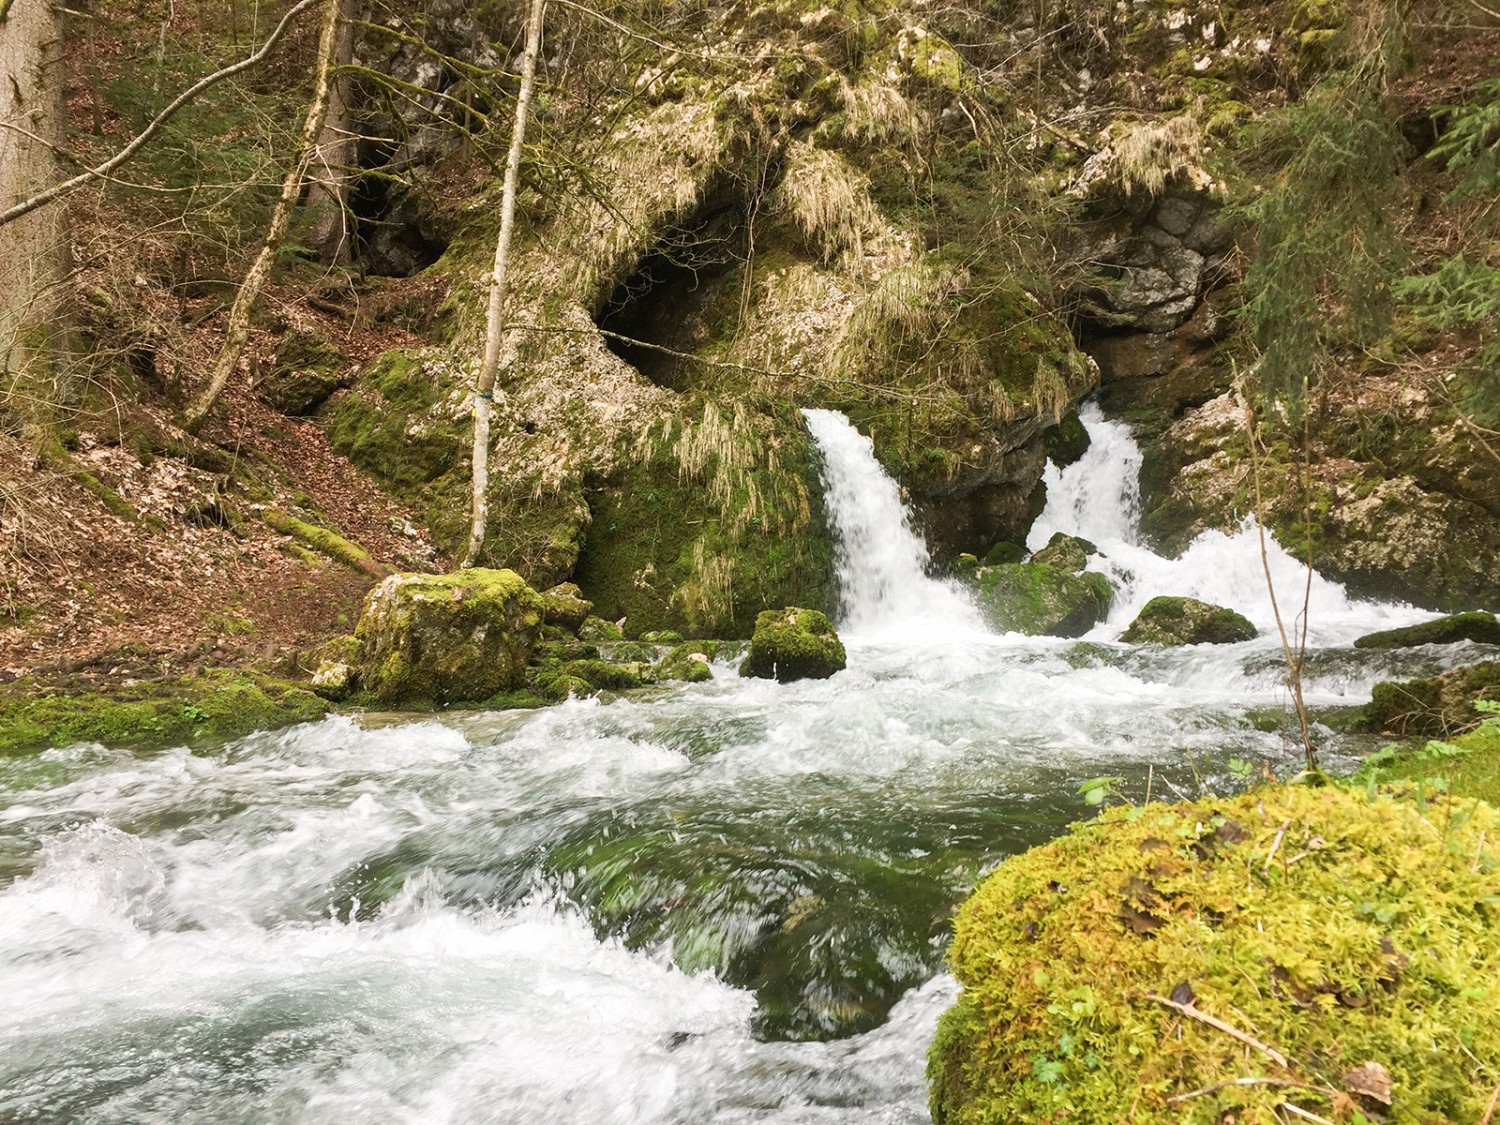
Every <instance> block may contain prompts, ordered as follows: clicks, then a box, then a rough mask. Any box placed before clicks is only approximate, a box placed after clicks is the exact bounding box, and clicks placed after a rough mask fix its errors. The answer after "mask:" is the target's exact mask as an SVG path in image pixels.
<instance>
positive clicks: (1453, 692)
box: [1365, 660, 1500, 737]
mask: <svg viewBox="0 0 1500 1125" xmlns="http://www.w3.org/2000/svg"><path fill="white" fill-rule="evenodd" d="M1476 699H1500V661H1495V660H1490V661H1485V662H1484V663H1481V664H1469V665H1466V666H1465V667H1462V668H1454V669H1453V670H1452V671H1451V672H1444V673H1442V675H1439V676H1432V677H1430V678H1428V679H1425V680H1403V681H1389V680H1387V681H1382V682H1381V683H1378V684H1376V685H1375V687H1374V690H1373V691H1371V693H1370V705H1369V706H1368V707H1367V708H1366V709H1365V725H1366V726H1367V727H1368V728H1369V729H1370V730H1374V731H1379V732H1381V733H1383V734H1405V735H1426V736H1439V737H1447V736H1450V735H1454V734H1457V733H1459V732H1460V731H1463V730H1466V729H1467V728H1469V727H1472V726H1474V725H1475V723H1477V722H1478V721H1479V720H1480V719H1481V718H1482V717H1483V716H1481V715H1480V714H1479V713H1478V712H1477V711H1475V710H1474V701H1475V700H1476Z"/></svg>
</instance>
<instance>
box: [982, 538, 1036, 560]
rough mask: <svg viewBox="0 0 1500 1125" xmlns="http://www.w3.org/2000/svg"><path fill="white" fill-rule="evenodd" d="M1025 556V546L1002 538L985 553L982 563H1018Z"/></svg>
mask: <svg viewBox="0 0 1500 1125" xmlns="http://www.w3.org/2000/svg"><path fill="white" fill-rule="evenodd" d="M1025 557H1026V548H1025V547H1023V546H1021V545H1020V544H1019V543H1012V542H1011V541H1010V540H1009V539H1002V540H1000V541H999V542H998V543H996V544H995V545H994V546H993V547H991V548H990V549H989V550H988V551H987V552H986V553H985V556H984V565H985V566H1004V565H1005V564H1007V563H1018V562H1020V561H1021V560H1022V559H1024V558H1025Z"/></svg>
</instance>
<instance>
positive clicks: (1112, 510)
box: [1026, 403, 1432, 645]
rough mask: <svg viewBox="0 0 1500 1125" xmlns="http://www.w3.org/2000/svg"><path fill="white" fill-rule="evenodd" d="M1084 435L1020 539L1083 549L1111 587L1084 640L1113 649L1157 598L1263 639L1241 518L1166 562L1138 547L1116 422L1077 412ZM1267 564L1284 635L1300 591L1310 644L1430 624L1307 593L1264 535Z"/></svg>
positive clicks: (1293, 562)
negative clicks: (1111, 642)
mask: <svg viewBox="0 0 1500 1125" xmlns="http://www.w3.org/2000/svg"><path fill="white" fill-rule="evenodd" d="M1079 417H1080V418H1081V419H1082V420H1083V424H1084V427H1085V428H1086V429H1087V430H1088V432H1089V438H1090V445H1089V449H1088V451H1087V452H1086V453H1085V454H1084V456H1083V458H1082V459H1081V460H1079V461H1078V462H1076V463H1075V464H1073V465H1070V466H1069V467H1068V468H1066V469H1063V470H1058V468H1057V467H1056V466H1055V465H1053V464H1051V463H1050V462H1049V463H1048V465H1047V469H1046V474H1045V475H1044V477H1043V480H1044V481H1045V483H1046V485H1047V507H1046V509H1045V510H1044V511H1043V512H1042V514H1041V516H1040V517H1038V519H1037V522H1036V524H1035V525H1034V526H1033V527H1032V529H1031V534H1030V535H1029V536H1028V537H1027V541H1026V543H1027V546H1028V547H1029V548H1030V549H1032V550H1036V549H1037V548H1038V547H1041V546H1043V545H1044V544H1045V543H1046V542H1047V540H1048V539H1049V538H1051V536H1052V535H1053V534H1054V533H1055V532H1058V531H1062V532H1066V533H1067V534H1069V535H1078V536H1081V537H1082V538H1084V539H1088V540H1091V541H1092V542H1093V543H1094V544H1095V545H1097V546H1098V548H1099V556H1098V557H1096V558H1095V559H1094V560H1093V561H1092V562H1091V564H1090V565H1091V568H1092V569H1096V570H1101V571H1103V572H1104V573H1105V574H1107V575H1108V576H1109V577H1110V579H1111V580H1112V581H1113V582H1114V584H1115V588H1116V596H1115V602H1114V606H1113V608H1112V609H1111V611H1110V615H1109V619H1108V620H1107V621H1105V622H1104V623H1103V624H1101V625H1099V626H1098V627H1096V628H1095V629H1094V631H1093V632H1092V633H1090V634H1089V638H1090V639H1113V638H1114V637H1117V636H1118V635H1119V633H1120V631H1121V630H1122V629H1124V628H1125V627H1126V626H1127V625H1129V624H1130V622H1131V621H1133V620H1134V619H1135V616H1136V614H1137V613H1139V612H1140V610H1141V607H1142V606H1144V605H1145V604H1146V602H1148V601H1150V600H1151V599H1152V598H1154V597H1157V596H1159V595H1161V596H1172V597H1189V598H1197V599H1198V600H1200V601H1205V602H1211V603H1213V604H1215V605H1223V606H1228V607H1230V608H1231V609H1235V610H1238V611H1239V612H1240V613H1242V614H1244V615H1245V616H1246V617H1248V618H1249V619H1250V620H1251V621H1252V622H1254V623H1255V626H1256V627H1257V628H1258V629H1260V630H1261V631H1262V632H1263V633H1264V632H1269V631H1271V630H1274V629H1275V627H1276V620H1275V613H1274V612H1273V610H1272V606H1271V599H1270V595H1269V593H1268V591H1267V588H1266V576H1265V572H1264V570H1263V569H1262V565H1261V553H1260V552H1261V545H1260V529H1259V525H1257V524H1256V522H1255V520H1254V519H1253V518H1247V519H1246V520H1245V521H1244V523H1242V524H1241V525H1240V527H1239V528H1238V529H1236V530H1235V532H1234V533H1233V534H1230V535H1226V534H1224V533H1223V532H1219V531H1208V532H1204V533H1203V534H1202V535H1200V536H1198V538H1197V539H1195V540H1193V542H1192V543H1191V544H1190V545H1189V546H1188V548H1187V550H1185V551H1184V552H1183V553H1182V554H1181V555H1180V556H1179V557H1177V558H1175V559H1170V558H1165V557H1163V556H1161V555H1159V554H1157V553H1156V552H1155V551H1153V550H1151V548H1150V547H1148V546H1146V545H1144V544H1143V543H1142V542H1141V541H1140V534H1139V530H1138V526H1137V525H1138V522H1139V519H1140V485H1139V475H1140V468H1141V450H1140V447H1139V446H1138V445H1137V444H1136V443H1135V439H1134V438H1133V437H1131V434H1130V427H1129V426H1127V425H1125V424H1124V423H1123V422H1111V421H1108V420H1106V419H1105V418H1104V416H1103V414H1102V413H1101V411H1100V410H1099V407H1098V406H1096V405H1094V404H1092V403H1090V404H1087V405H1085V406H1084V407H1083V408H1082V409H1081V410H1080V411H1079ZM1266 563H1267V565H1268V566H1269V567H1270V570H1271V576H1272V578H1273V580H1274V582H1275V586H1276V591H1277V598H1278V599H1279V602H1280V605H1281V610H1282V616H1283V620H1284V621H1285V623H1286V625H1287V627H1288V629H1289V630H1290V629H1292V628H1293V627H1294V626H1296V625H1297V624H1298V623H1299V616H1300V613H1301V609H1302V598H1303V592H1304V590H1306V591H1307V595H1308V596H1307V626H1308V635H1309V638H1310V640H1311V641H1312V642H1313V643H1316V644H1323V645H1327V644H1345V643H1348V642H1349V641H1351V640H1353V639H1354V638H1355V637H1358V636H1360V635H1361V634H1363V633H1368V632H1373V631H1374V630H1376V629H1388V628H1391V627H1392V626H1394V625H1405V624H1412V623H1415V622H1417V621H1422V620H1425V619H1427V618H1429V617H1431V616H1432V614H1430V613H1427V612H1425V611H1423V610H1419V609H1416V608H1414V607H1412V606H1410V605H1406V604H1404V603H1400V602H1396V603H1380V602H1372V601H1365V600H1361V599H1358V598H1354V597H1352V596H1351V595H1350V594H1349V592H1348V590H1346V589H1345V588H1344V587H1343V586H1342V585H1341V584H1340V583H1338V582H1335V581H1333V580H1332V579H1329V578H1325V577H1323V576H1322V575H1321V574H1318V573H1317V572H1316V571H1314V573H1313V574H1312V576H1311V585H1310V587H1309V585H1308V582H1309V579H1308V573H1307V567H1306V566H1304V565H1303V564H1302V563H1301V562H1299V561H1298V560H1297V559H1295V558H1293V557H1292V556H1291V555H1290V554H1288V553H1287V551H1286V550H1285V549H1283V548H1282V546H1281V544H1279V543H1277V542H1276V540H1275V538H1274V537H1273V536H1271V535H1269V534H1267V536H1266Z"/></svg>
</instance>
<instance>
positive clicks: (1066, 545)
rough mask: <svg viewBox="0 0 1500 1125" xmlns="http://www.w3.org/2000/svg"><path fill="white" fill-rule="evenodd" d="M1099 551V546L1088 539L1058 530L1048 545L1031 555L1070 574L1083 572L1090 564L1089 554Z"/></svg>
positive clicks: (1039, 561)
mask: <svg viewBox="0 0 1500 1125" xmlns="http://www.w3.org/2000/svg"><path fill="white" fill-rule="evenodd" d="M1098 553H1099V548H1098V547H1096V546H1094V544H1093V543H1090V542H1089V541H1088V540H1087V539H1081V538H1079V537H1078V536H1076V535H1068V534H1066V533H1065V532H1061V531H1059V532H1056V533H1054V534H1053V536H1052V538H1051V539H1049V540H1047V545H1046V546H1045V547H1043V548H1042V549H1041V550H1040V551H1037V552H1036V554H1034V555H1032V556H1031V561H1032V562H1038V563H1046V564H1047V565H1048V566H1055V567H1057V569H1058V570H1066V571H1067V572H1068V573H1069V574H1082V573H1083V568H1084V567H1086V566H1088V564H1089V556H1090V555H1095V554H1098Z"/></svg>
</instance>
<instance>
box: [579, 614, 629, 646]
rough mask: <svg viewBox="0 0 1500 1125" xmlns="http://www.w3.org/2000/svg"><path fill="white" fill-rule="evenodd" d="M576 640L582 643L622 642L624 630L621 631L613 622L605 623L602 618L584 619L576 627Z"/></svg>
mask: <svg viewBox="0 0 1500 1125" xmlns="http://www.w3.org/2000/svg"><path fill="white" fill-rule="evenodd" d="M578 639H579V640H583V641H595V642H607V641H623V640H624V639H625V630H624V629H621V628H620V627H619V626H618V625H616V624H615V623H614V622H613V621H606V620H604V618H602V617H592V616H590V617H585V618H584V619H583V624H581V625H579V626H578Z"/></svg>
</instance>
